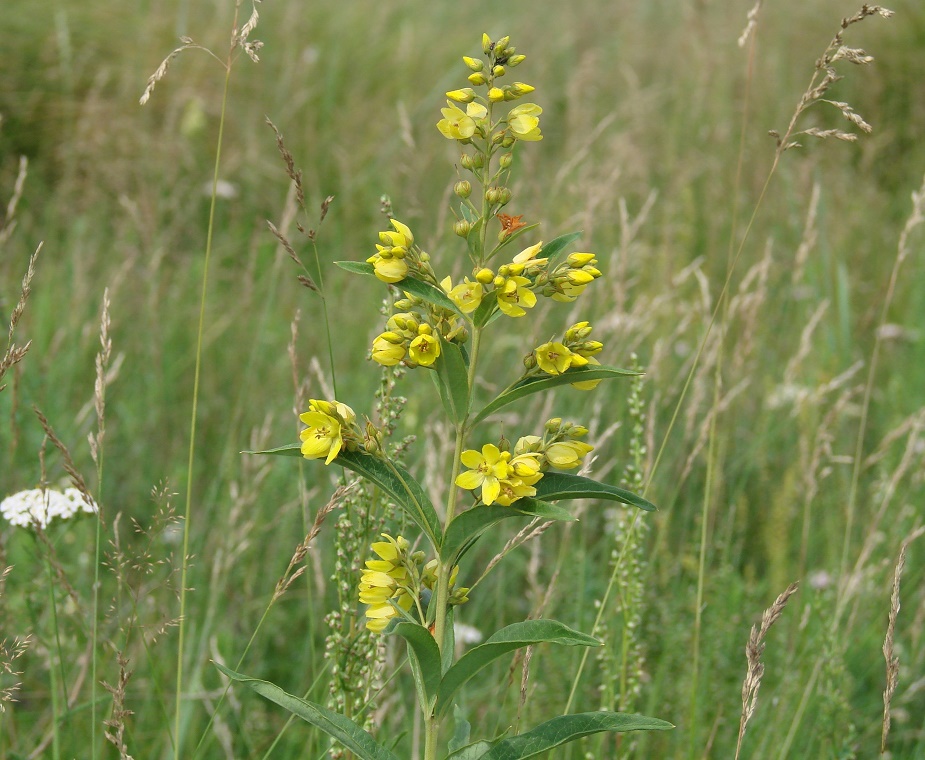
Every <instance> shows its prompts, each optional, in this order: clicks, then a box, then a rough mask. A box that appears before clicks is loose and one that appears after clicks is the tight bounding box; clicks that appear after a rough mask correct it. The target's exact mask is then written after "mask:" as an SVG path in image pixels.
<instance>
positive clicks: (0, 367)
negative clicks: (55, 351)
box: [0, 243, 43, 391]
mask: <svg viewBox="0 0 925 760" xmlns="http://www.w3.org/2000/svg"><path fill="white" fill-rule="evenodd" d="M42 245H43V244H42V243H39V244H38V246H37V247H36V249H35V252H34V253H33V254H32V255H31V256H30V257H29V265H28V266H27V267H26V273H25V275H23V278H22V287H21V288H20V291H19V300H17V301H16V305H15V306H14V307H13V311H12V313H11V314H10V326H9V330H8V331H7V339H6V350H5V351H4V352H3V356H2V357H0V381H2V380H3V376H4V375H5V374H6V373H7V371H9V369H10V368H11V367H13V366H14V365H16V364H18V363H19V362H21V361H22V360H23V358H24V357H25V356H26V354H27V353H28V351H29V348H30V347H31V345H32V341H31V340H30V341H28V342H26V343H25V344H24V345H22V346H17V345H16V344H15V343H13V334H14V333H15V331H16V325H18V324H19V320H20V318H21V317H22V314H23V311H25V309H26V301H28V300H29V294H30V293H31V292H32V278H33V277H35V263H36V261H37V260H38V257H39V251H41V250H42ZM5 387H6V385H4V384H2V382H0V391H3V389H4V388H5Z"/></svg>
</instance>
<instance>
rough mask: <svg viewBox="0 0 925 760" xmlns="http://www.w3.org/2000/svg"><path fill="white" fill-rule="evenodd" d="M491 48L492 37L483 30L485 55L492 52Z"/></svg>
mask: <svg viewBox="0 0 925 760" xmlns="http://www.w3.org/2000/svg"><path fill="white" fill-rule="evenodd" d="M491 48H492V44H491V37H489V36H488V35H487V34H485V33H484V32H483V33H482V52H483V53H485V55H488V54H489V53H490V52H491Z"/></svg>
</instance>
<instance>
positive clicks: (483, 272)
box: [475, 267, 495, 285]
mask: <svg viewBox="0 0 925 760" xmlns="http://www.w3.org/2000/svg"><path fill="white" fill-rule="evenodd" d="M494 279H495V273H494V272H492V271H491V270H490V269H489V268H488V267H483V268H482V269H480V270H479V271H478V272H476V273H475V280H476V282H480V283H482V285H488V284H489V283H490V282H492V281H493V280H494Z"/></svg>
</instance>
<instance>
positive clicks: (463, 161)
mask: <svg viewBox="0 0 925 760" xmlns="http://www.w3.org/2000/svg"><path fill="white" fill-rule="evenodd" d="M459 165H460V166H462V168H463V169H470V170H471V169H472V167H473V163H472V156H470V155H469V154H468V153H463V154H462V155H461V156H460V157H459Z"/></svg>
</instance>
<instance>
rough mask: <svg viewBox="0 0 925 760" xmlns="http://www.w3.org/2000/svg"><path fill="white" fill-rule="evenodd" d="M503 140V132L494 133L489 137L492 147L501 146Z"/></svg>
mask: <svg viewBox="0 0 925 760" xmlns="http://www.w3.org/2000/svg"><path fill="white" fill-rule="evenodd" d="M504 139H505V133H504V132H495V133H494V134H493V135H492V136H491V143H492V145H501V144H502V143H503V142H504ZM505 147H508V148H509V147H510V145H508V146H505Z"/></svg>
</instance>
